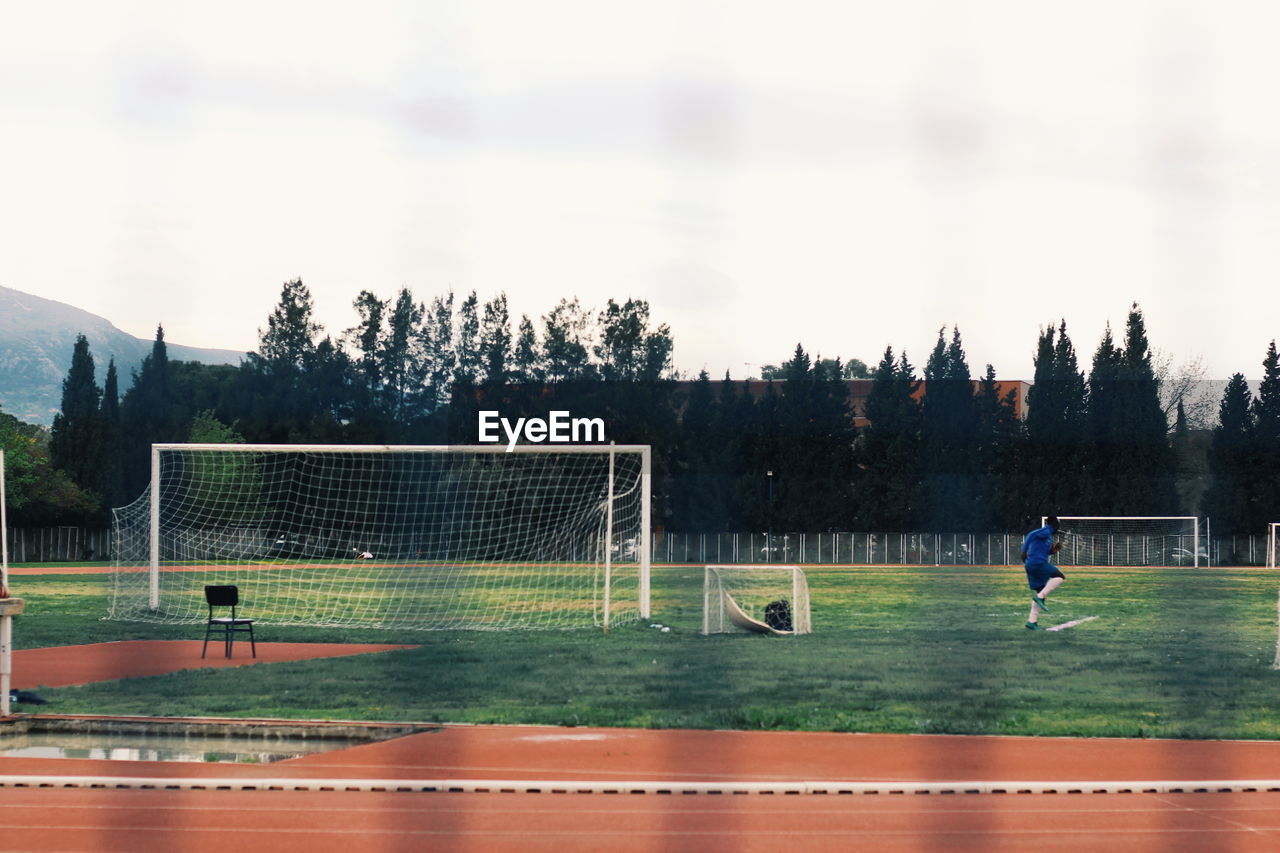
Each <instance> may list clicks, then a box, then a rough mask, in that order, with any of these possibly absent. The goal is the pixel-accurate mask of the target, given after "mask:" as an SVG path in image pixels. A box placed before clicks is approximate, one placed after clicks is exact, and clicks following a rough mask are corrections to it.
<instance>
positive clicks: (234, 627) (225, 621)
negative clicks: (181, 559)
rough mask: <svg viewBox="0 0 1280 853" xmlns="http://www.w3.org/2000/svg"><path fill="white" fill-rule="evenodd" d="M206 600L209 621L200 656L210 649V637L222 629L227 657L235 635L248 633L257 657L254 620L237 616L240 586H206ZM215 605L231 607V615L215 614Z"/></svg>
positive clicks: (250, 644)
mask: <svg viewBox="0 0 1280 853" xmlns="http://www.w3.org/2000/svg"><path fill="white" fill-rule="evenodd" d="M204 600H205V602H206V603H207V604H208V605H209V621H208V622H207V623H206V624H205V629H204V647H203V648H201V649H200V657H202V658H203V657H204V655H205V652H207V651H208V650H209V637H210V636H211V635H213V634H215V633H217V632H219V631H221V632H222V641H223V643H224V647H225V650H226V656H227V657H231V646H232V644H233V643H234V642H235V635H236V634H242V633H247V634H248V635H249V648H250V649H252V651H253V656H254V657H255V658H256V657H257V656H258V644H257V643H256V642H254V639H253V622H254V620H252V619H245V618H244V617H242V616H236V608H237V607H239V606H240V588H239V587H236V586H230V585H226V586H223V585H210V586H206V587H205V588H204ZM215 607H230V608H231V615H230V616H214V615H213V608H215Z"/></svg>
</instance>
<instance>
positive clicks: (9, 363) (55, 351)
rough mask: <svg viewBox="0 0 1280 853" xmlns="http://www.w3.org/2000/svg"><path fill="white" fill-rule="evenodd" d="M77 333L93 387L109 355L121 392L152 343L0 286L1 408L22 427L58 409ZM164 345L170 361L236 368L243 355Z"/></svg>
mask: <svg viewBox="0 0 1280 853" xmlns="http://www.w3.org/2000/svg"><path fill="white" fill-rule="evenodd" d="M81 334H82V335H84V336H85V337H86V338H87V339H88V341H89V352H91V353H92V354H93V360H94V362H95V366H96V368H97V370H96V372H95V378H96V379H97V380H98V385H99V386H101V385H102V383H103V382H104V381H105V380H106V378H107V362H108V361H109V360H110V359H112V358H113V357H114V358H115V360H116V370H117V371H118V372H119V375H120V393H122V394H123V393H124V392H125V390H127V389H128V387H129V385H130V384H132V382H133V371H135V370H137V369H139V368H140V367H141V366H142V360H143V359H144V358H146V357H147V356H148V355H150V354H151V346H152V344H153V342H154V341H153V340H143V339H142V338H135V337H134V336H133V335H129V334H126V333H124V332H122V331H120V330H119V329H117V328H116V327H115V326H113V325H111V323H110V321H108V320H105V319H103V318H102V317H99V316H97V315H96V314H90V313H89V312H88V311H82V310H81V309H79V308H75V307H72V306H70V305H66V304H64V303H62V302H54V301H53V300H52V299H44V298H42V297H39V296H33V295H31V294H30V293H23V292H22V291H19V290H12V289H10V288H7V287H0V410H3V411H4V412H6V413H7V414H10V415H13V416H14V417H16V418H18V419H19V420H22V421H26V422H27V423H32V424H43V425H45V426H49V425H50V424H52V423H53V416H54V415H55V414H57V412H58V409H59V407H60V406H61V405H62V380H63V379H65V378H66V376H67V370H69V369H70V367H71V351H72V348H73V347H74V346H75V342H76V335H81ZM165 346H166V347H167V349H168V352H169V358H170V359H171V360H173V361H199V362H202V363H204V364H238V363H239V362H240V360H241V359H243V358H244V356H245V354H244V353H243V352H236V351H233V350H221V349H201V348H198V347H185V346H182V345H181V344H175V343H173V342H171V341H169V340H167V339H166V340H165Z"/></svg>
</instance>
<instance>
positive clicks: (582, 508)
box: [109, 444, 650, 630]
mask: <svg viewBox="0 0 1280 853" xmlns="http://www.w3.org/2000/svg"><path fill="white" fill-rule="evenodd" d="M505 450H506V448H504V447H501V446H497V445H486V446H479V447H462V446H453V447H427V446H401V447H387V446H353V445H344V446H332V445H311V446H308V445H246V444H216V445H209V444H205V445H200V444H187V445H182V444H166V445H155V446H154V447H153V448H152V460H151V483H150V485H149V487H148V489H147V491H146V492H145V493H144V494H143V495H142V496H141V497H140V498H139V499H138V500H137V501H135V502H134V503H132V504H130V505H129V506H125V507H122V508H120V509H117V510H114V520H113V525H112V540H113V541H112V545H113V551H114V554H115V562H114V567H113V572H112V577H111V584H110V589H109V618H113V619H119V620H125V621H144V622H169V623H202V622H204V621H205V620H206V619H207V617H208V610H207V607H206V605H205V601H204V587H205V585H206V584H234V585H236V586H238V587H239V588H240V601H241V603H242V609H243V611H244V612H245V615H247V616H251V617H254V618H256V619H258V620H259V622H260V623H265V624H275V625H316V626H353V627H373V628H403V629H417V630H433V629H493V630H503V629H516V628H575V627H589V626H593V625H595V626H602V627H605V628H607V627H609V626H610V625H618V624H623V623H626V622H631V621H635V620H638V619H642V618H647V617H648V615H649V534H648V531H649V491H650V452H649V448H648V447H647V446H621V445H618V446H614V445H601V446H569V445H555V446H542V445H534V446H521V447H517V448H515V450H514V451H513V452H510V453H508V452H505Z"/></svg>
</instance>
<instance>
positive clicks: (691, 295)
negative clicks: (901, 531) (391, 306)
mask: <svg viewBox="0 0 1280 853" xmlns="http://www.w3.org/2000/svg"><path fill="white" fill-rule="evenodd" d="M0 20H3V21H4V26H3V28H0V164H3V165H2V166H0V169H2V171H0V175H2V176H3V177H2V178H0V285H2V286H5V287H11V288H14V289H17V290H22V291H25V292H29V293H35V294H37V295H40V296H44V297H47V298H50V299H55V300H58V301H62V302H66V303H69V304H72V305H75V306H76V307H79V308H83V309H85V310H87V311H90V312H93V313H95V314H99V315H102V316H103V317H106V318H107V319H109V320H110V321H112V322H113V323H114V324H115V325H116V326H118V327H120V328H121V329H123V330H125V331H127V332H129V333H131V334H134V335H137V336H139V337H142V338H145V339H150V338H152V337H153V336H154V333H155V329H156V327H157V325H160V324H162V325H163V326H164V329H165V335H166V340H168V341H170V342H173V343H181V344H184V345H188V346H200V347H216V348H222V349H238V350H251V349H255V348H256V346H257V342H258V332H259V330H260V329H262V328H265V326H266V317H267V315H268V314H269V313H270V311H271V310H272V308H273V307H274V306H275V304H276V303H277V301H278V299H279V296H280V289H281V286H282V284H283V283H284V282H285V281H287V280H291V279H295V278H301V279H302V280H303V282H304V283H305V284H306V285H307V286H308V288H309V289H310V291H311V293H312V295H313V297H314V299H315V308H316V319H317V320H318V321H319V322H320V323H321V324H322V325H324V326H325V329H326V331H327V332H328V333H331V334H334V335H339V334H341V333H342V331H343V330H344V329H347V328H349V327H351V326H353V325H355V322H356V314H355V312H354V310H353V308H352V302H353V301H354V299H355V298H356V296H357V295H358V294H359V292H360V291H362V290H370V291H372V292H374V293H375V294H377V295H379V296H381V297H384V298H390V297H393V296H394V295H395V294H396V293H397V292H398V291H399V290H400V289H401V288H403V287H408V288H409V289H410V290H411V291H412V292H413V294H414V295H415V297H416V298H418V299H419V300H421V301H430V300H431V299H432V298H434V297H435V296H437V295H441V294H443V293H446V292H449V291H452V292H454V293H455V294H457V295H458V296H459V298H460V297H461V296H462V295H465V294H466V293H468V292H470V291H472V290H474V291H476V293H477V295H478V297H479V298H480V299H481V301H487V300H488V299H491V298H493V297H494V296H495V295H497V294H499V293H505V294H506V295H507V297H508V300H509V303H510V307H511V310H512V313H513V315H514V316H515V317H516V318H518V317H519V316H520V315H521V314H528V315H529V316H530V317H532V318H533V319H534V320H535V321H536V320H539V319H540V318H541V317H542V316H543V315H545V314H546V313H547V312H548V311H550V310H551V309H552V308H553V307H554V306H555V305H556V304H557V303H558V302H559V301H560V300H561V299H562V298H569V299H572V298H574V297H576V298H578V299H579V300H580V301H581V303H582V304H583V305H584V306H586V307H587V308H589V309H592V310H599V309H601V308H603V307H604V306H605V304H606V303H607V300H609V299H614V300H615V301H618V302H621V301H623V300H625V299H627V298H637V299H643V300H646V301H648V303H649V305H650V311H651V315H652V317H653V319H654V321H655V322H657V323H666V324H668V325H669V326H670V328H671V332H672V336H673V339H674V341H675V352H674V359H675V366H676V367H677V368H678V369H679V370H680V371H682V372H683V373H685V374H687V375H689V376H694V375H696V374H697V373H698V371H700V370H702V369H706V370H707V371H708V372H709V373H710V374H711V375H712V376H713V377H716V378H718V377H720V376H723V375H724V373H725V372H726V371H728V372H729V373H730V374H731V375H733V376H734V377H739V378H740V377H744V376H747V375H751V374H755V373H758V371H759V367H760V365H761V364H763V363H773V364H777V363H780V362H782V361H785V360H786V359H787V358H789V357H790V355H791V354H792V352H793V350H794V349H795V346H796V345H797V344H801V345H803V346H804V348H805V350H806V351H807V352H809V353H810V354H813V355H820V356H823V357H840V358H843V359H846V360H848V359H852V358H857V359H861V360H862V361H864V362H867V363H868V364H871V365H874V364H875V362H877V361H878V360H879V359H880V357H881V355H882V354H883V352H884V350H885V348H886V347H887V346H892V347H893V349H894V351H895V353H898V352H902V351H906V353H907V354H908V356H909V358H910V359H911V361H912V362H913V363H914V364H916V365H917V366H918V367H922V366H923V364H924V362H925V361H926V359H927V356H928V353H929V351H930V350H931V349H932V347H933V345H934V343H935V342H936V340H937V336H938V333H939V330H940V329H942V328H944V327H945V328H946V329H947V335H948V337H949V336H950V334H951V330H952V329H953V328H958V329H959V331H960V334H961V336H962V339H963V342H964V347H965V351H966V354H967V358H968V362H969V364H970V367H971V369H972V371H973V373H974V374H979V373H981V372H982V371H983V370H984V369H985V366H986V365H987V364H992V365H994V366H995V368H996V372H997V374H998V375H999V376H1000V377H1001V378H1004V379H1019V378H1021V379H1029V378H1031V375H1032V355H1033V353H1034V350H1035V345H1036V340H1037V336H1038V334H1039V332H1040V329H1041V328H1042V327H1045V326H1047V325H1056V324H1057V323H1059V322H1060V321H1062V320H1065V321H1066V323H1067V328H1068V333H1069V334H1070V336H1071V338H1072V340H1073V341H1074V343H1075V345H1076V349H1077V351H1078V353H1079V354H1080V359H1081V365H1082V367H1084V368H1087V365H1088V362H1089V360H1090V358H1091V356H1092V353H1093V350H1094V348H1095V347H1096V346H1097V344H1098V342H1099V340H1100V339H1101V337H1102V334H1103V331H1104V329H1105V328H1106V326H1107V324H1108V323H1110V324H1111V326H1112V327H1113V329H1116V330H1117V332H1118V335H1119V334H1122V330H1123V326H1124V322H1125V318H1126V315H1127V313H1128V309H1129V306H1130V304H1131V303H1133V302H1135V301H1136V302H1137V303H1138V304H1139V305H1140V307H1141V308H1142V310H1143V314H1144V317H1145V319H1146V323H1147V328H1148V333H1149V337H1150V340H1151V343H1152V346H1153V347H1154V348H1155V349H1157V350H1159V351H1160V352H1161V353H1162V354H1163V355H1164V356H1165V357H1167V358H1168V359H1170V360H1172V361H1174V362H1175V363H1177V364H1182V363H1185V362H1189V361H1192V360H1199V361H1200V362H1201V363H1202V365H1203V368H1204V370H1205V372H1206V373H1207V375H1208V376H1209V377H1222V378H1225V377H1227V376H1229V375H1231V374H1232V373H1235V372H1242V373H1244V374H1245V375H1246V376H1248V377H1250V378H1256V377H1257V375H1258V374H1259V373H1260V372H1261V368H1260V363H1261V361H1262V359H1263V357H1264V355H1265V352H1266V348H1267V346H1268V344H1269V343H1270V341H1271V340H1272V339H1273V338H1275V337H1277V335H1280V288H1277V287H1276V286H1275V283H1276V282H1277V281H1280V110H1277V109H1276V103H1277V98H1276V97H1275V95H1276V93H1275V89H1276V86H1277V81H1280V51H1277V50H1275V48H1274V34H1275V33H1276V32H1277V31H1280V5H1277V4H1275V3H1273V2H1263V1H1262V0H1256V2H1255V0H1159V2H1156V0H1073V2H1071V3H1027V2H1025V0H970V2H958V1H957V0H895V2H891V3H886V2H884V1H883V0H874V2H863V0H844V2H839V1H838V0H831V2H814V0H798V2H792V0H789V2H787V3H776V2H774V3H764V2H754V0H738V2H699V0H645V2H611V0H538V2H527V0H362V1H361V2H360V3H337V2H327V0H310V2H270V0H251V2H243V1H242V0H220V1H219V2H217V3H210V2H181V0H163V2H109V0H103V2H75V0H67V2H49V3H31V2H27V0H22V2H17V1H16V0H0Z"/></svg>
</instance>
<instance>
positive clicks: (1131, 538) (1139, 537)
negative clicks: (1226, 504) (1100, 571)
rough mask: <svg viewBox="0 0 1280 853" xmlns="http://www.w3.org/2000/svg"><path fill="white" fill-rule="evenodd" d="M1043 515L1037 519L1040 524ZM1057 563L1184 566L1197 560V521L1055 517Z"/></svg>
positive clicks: (1199, 557) (1200, 562)
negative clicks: (1058, 546)
mask: <svg viewBox="0 0 1280 853" xmlns="http://www.w3.org/2000/svg"><path fill="white" fill-rule="evenodd" d="M1047 521H1048V519H1047V517H1045V518H1042V519H1041V521H1040V523H1041V524H1045V523H1046V522H1047ZM1058 521H1059V523H1060V525H1061V526H1060V527H1059V529H1058V537H1059V541H1060V542H1061V543H1062V550H1060V551H1059V552H1058V553H1057V554H1056V555H1055V557H1054V560H1053V561H1054V562H1055V563H1056V564H1058V565H1061V566H1187V567H1199V566H1201V565H1203V564H1205V563H1207V559H1202V553H1204V554H1205V556H1206V557H1207V551H1203V548H1202V545H1201V539H1200V519H1199V518H1197V517H1196V516H1192V515H1185V516H1181V515H1179V516H1085V515H1063V516H1059V517H1058Z"/></svg>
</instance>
